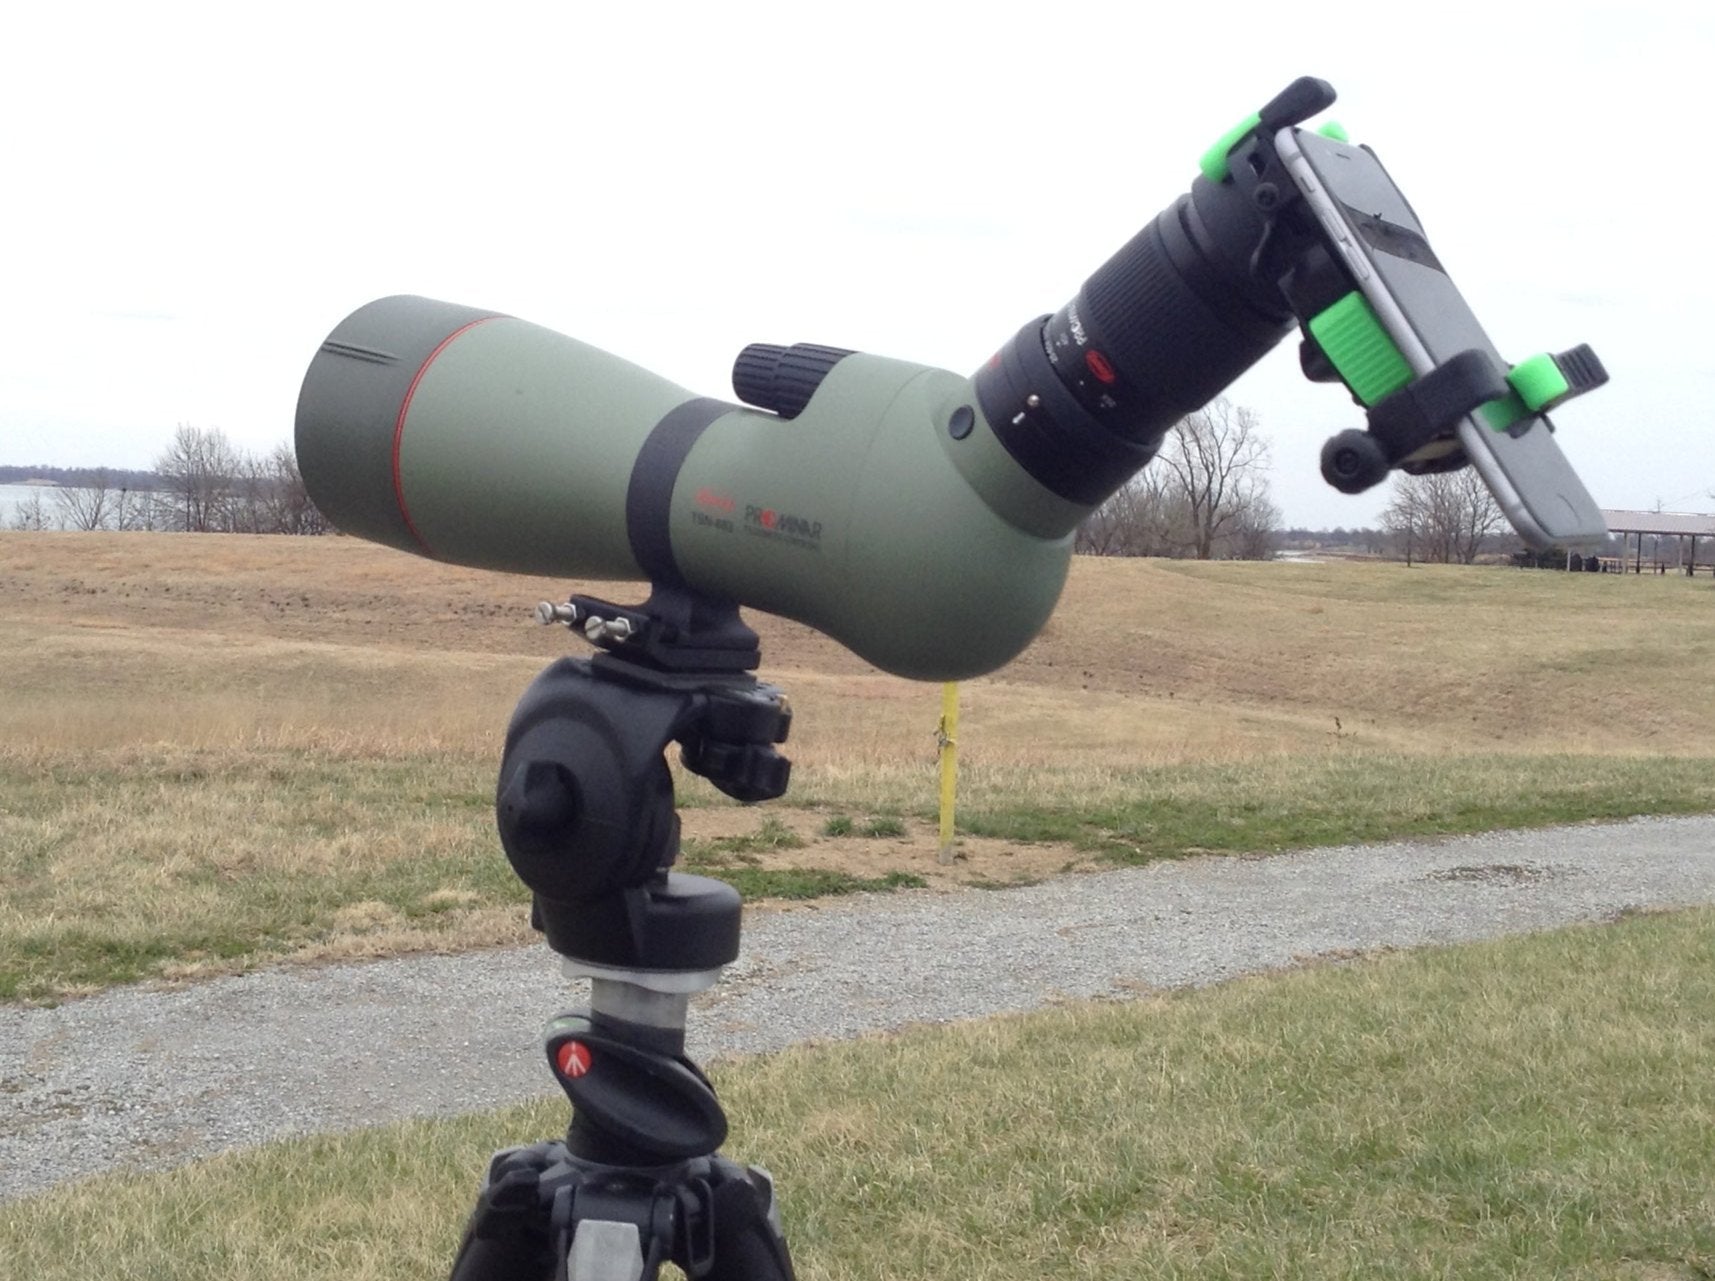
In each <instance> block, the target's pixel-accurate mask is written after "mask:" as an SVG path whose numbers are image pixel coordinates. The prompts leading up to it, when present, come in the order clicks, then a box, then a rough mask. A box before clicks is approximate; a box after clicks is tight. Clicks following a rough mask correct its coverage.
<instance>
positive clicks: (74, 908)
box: [0, 533, 1715, 999]
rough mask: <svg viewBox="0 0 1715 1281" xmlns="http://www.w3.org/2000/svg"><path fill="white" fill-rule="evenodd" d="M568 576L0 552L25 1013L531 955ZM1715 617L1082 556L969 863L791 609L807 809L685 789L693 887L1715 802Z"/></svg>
mask: <svg viewBox="0 0 1715 1281" xmlns="http://www.w3.org/2000/svg"><path fill="white" fill-rule="evenodd" d="M570 586H571V585H569V584H564V583H553V582H541V581H533V580H529V579H522V578H513V577H508V576H502V575H494V574H485V573H480V572H476V571H470V570H462V569H457V568H452V567H447V566H440V565H435V564H431V563H429V562H426V561H423V560H420V559H416V558H412V557H408V556H404V555H401V554H398V553H394V552H390V551H386V550H384V549H381V548H377V547H373V546H370V545H368V544H363V543H358V542H354V541H351V540H347V539H285V538H243V537H230V538H229V537H217V536H196V537H188V536H174V535H102V534H21V533H5V534H0V593H4V600H5V602H6V609H5V611H4V613H3V614H0V664H3V667H0V670H4V672H5V698H4V699H3V700H0V999H7V998H11V999H17V998H27V999H41V998H51V997H54V996H58V995H65V994H71V993H76V992H80V991H88V990H91V989H93V988H96V987H100V986H102V985H104V984H108V983H112V982H123V981H131V980H135V979H139V978H147V977H161V976H165V977H177V976H187V975H196V974H199V973H206V972H215V971H224V970H230V969H233V968H240V967H243V966H246V965H251V964H255V963H258V962H260V961H265V960H270V959H277V958H281V957H298V958H305V959H311V958H322V957H339V956H361V955H372V954H379V953H388V952H395V951H399V950H404V949H410V948H427V947H466V946H478V945H483V944H487V943H493V942H501V941H508V940H517V939H522V938H524V937H525V933H526V932H525V927H524V924H523V913H522V910H521V903H522V891H521V890H520V889H519V887H518V886H517V885H516V883H515V882H514V881H513V880H512V878H511V875H510V872H509V871H508V869H507V867H506V864H505V862H504V859H503V858H502V857H501V855H500V854H499V851H498V848H497V843H496V841H495V839H494V837H493V833H492V816H491V812H490V806H491V803H492V785H493V783H492V780H493V773H494V769H495V765H496V763H497V759H498V754H499V743H500V737H501V734H502V732H503V730H504V727H505V722H506V719H507V716H508V714H509V712H510V709H511V706H512V703H513V702H514V700H515V699H516V698H517V696H518V694H519V692H520V691H521V690H522V689H523V687H524V685H525V684H526V683H527V682H528V681H529V680H530V678H531V677H532V676H533V675H534V673H535V672H536V671H537V670H539V669H540V668H541V667H542V666H543V665H544V664H545V663H547V662H548V661H550V660H551V659H553V658H555V657H558V656H560V655H561V654H563V653H567V652H574V653H575V652H578V648H579V647H578V646H577V645H576V644H575V643H573V642H572V641H571V639H570V638H569V637H568V636H567V635H566V634H565V633H564V632H563V631H562V630H559V629H544V628H540V627H537V626H536V625H535V624H534V623H533V622H532V621H531V617H530V610H531V606H532V605H533V604H534V602H535V601H536V600H538V599H542V598H545V597H549V598H563V597H564V595H565V594H566V592H567V590H568V589H569V587H570ZM578 586H579V587H580V588H583V589H587V588H589V587H590V585H589V584H580V585H578ZM611 594H613V595H614V596H616V597H618V598H620V599H633V598H635V597H636V596H637V594H638V593H637V592H636V590H635V589H628V588H626V587H624V586H614V587H613V588H612V592H611ZM1712 608H1715V587H1712V585H1711V583H1710V581H1709V580H1708V579H1694V580H1686V579H1683V578H1676V577H1664V578H1655V577H1642V578H1639V577H1617V576H1606V575H1566V574H1557V573H1548V572H1520V571H1513V570H1508V569H1491V568H1471V569H1464V568H1452V567H1421V566H1420V567H1416V568H1413V569H1409V570H1408V569H1405V568H1404V567H1402V566H1398V565H1365V564H1347V563H1333V564H1327V565H1302V564H1194V563H1184V562H1163V561H1132V562H1113V561H1087V560H1080V561H1079V562H1078V563H1077V564H1076V565H1075V566H1074V570H1073V575H1072V579H1071V582H1070V585H1069V587H1068V589H1067V593H1066V596H1065V599H1064V600H1063V602H1062V605H1061V608H1060V610H1059V612H1058V613H1057V614H1056V616H1055V618H1054V620H1053V621H1052V622H1051V623H1050V625H1049V627H1048V629H1047V630H1046V632H1045V633H1044V634H1043V636H1042V637H1041V638H1040V639H1039V640H1038V641H1037V643H1036V644H1035V645H1033V646H1032V647H1031V649H1030V650H1029V651H1027V652H1026V653H1025V655H1024V656H1023V657H1021V658H1020V659H1019V660H1018V661H1017V662H1015V663H1014V664H1012V665H1011V666H1009V667H1008V668H1007V669H1005V670H1004V671H1002V672H1000V673H998V674H996V675H993V676H990V677H987V678H984V679H982V680H977V681H971V682H967V683H966V684H965V686H964V687H963V712H962V721H961V732H960V749H961V756H962V762H963V772H962V778H961V831H962V833H963V844H962V847H961V851H960V852H961V860H960V861H959V862H958V863H957V864H955V865H954V866H953V867H951V868H943V867H940V866H939V865H937V864H936V862H935V858H934V849H935V841H934V836H933V815H934V807H935V789H934V769H935V765H934V759H935V729H936V725H937V721H938V717H939V691H938V689H936V688H934V687H930V686H926V685H921V684H913V683H911V682H907V681H902V680H898V679H895V678H893V677H889V676H886V675H884V674H882V673H879V672H877V671H875V670H874V669H872V668H869V667H867V666H865V665H864V664H862V663H860V662H859V661H858V660H857V659H855V658H853V657H852V656H851V655H849V654H847V653H846V652H845V651H843V650H841V649H840V648H839V647H838V646H836V645H834V644H833V643H832V642H830V641H827V640H825V639H824V638H822V637H820V636H818V635H817V634H816V633H814V632H812V631H810V630H809V629H806V628H803V627H800V626H797V625H795V624H789V623H783V622H780V621H778V620H774V619H769V618H766V617H759V618H756V619H755V620H753V621H754V622H755V623H756V625H757V627H758V630H759V631H760V632H761V633H762V637H763V654H764V674H765V675H766V676H767V677H769V678H770V679H773V680H776V681H777V682H779V683H780V684H782V685H784V686H785V687H786V689H787V690H788V691H789V693H790V694H791V696H792V700H793V705H794V708H795V710H796V714H797V715H796V720H795V723H794V730H793V741H792V743H791V744H789V746H788V752H789V754H790V755H791V757H792V758H793V760H794V763H795V764H794V786H793V790H792V792H791V794H790V795H789V797H788V799H787V803H786V804H783V805H781V804H776V805H772V806H770V807H768V810H767V812H768V813H769V814H771V815H772V817H771V818H768V819H766V820H765V818H764V815H763V814H762V813H759V812H757V811H749V810H742V809H739V808H738V807H735V806H732V805H730V804H729V803H727V802H725V801H724V800H722V799H721V798H719V797H718V796H716V795H715V794H714V793H713V792H712V790H711V789H709V788H708V787H706V785H703V784H701V783H700V782H699V781H698V780H694V779H692V780H688V781H687V782H686V785H685V786H684V787H683V788H682V796H683V797H684V799H685V801H686V803H687V805H688V809H687V814H686V831H687V834H688V836H689V838H690V840H689V842H688V845H687V862H688V863H689V864H690V865H692V866H694V867H697V868H699V869H701V870H708V871H712V872H714V873H715V874H718V875H723V876H727V877H729V878H731V879H734V880H735V881H737V882H739V883H740V884H742V885H743V886H744V888H745V889H746V892H747V893H750V894H753V895H760V896H769V895H789V894H805V893H821V892H833V891H838V890H840V889H845V888H853V887H858V886H866V885H868V886H882V885H888V884H904V885H911V884H919V883H924V884H929V885H932V886H933V885H944V884H948V883H950V882H966V883H979V884H997V883H1000V884H1004V883H1008V882H1013V881H1018V880H1028V879H1032V878H1037V877H1041V876H1044V875H1051V874H1054V873H1056V872H1058V871H1060V870H1062V869H1064V868H1068V867H1076V866H1081V865H1087V864H1091V863H1096V862H1104V861H1116V860H1117V861H1140V860H1147V859H1151V858H1160V857H1173V856H1177V855H1182V854H1185V853H1188V852H1195V851H1202V850H1267V849H1280V848H1288V847H1292V846H1302V845H1305V844H1312V843H1318V842H1324V841H1339V840H1350V839H1378V838H1383V837H1388V836H1396V835H1412V834H1425V833H1442V832H1462V831H1472V830H1478V829H1482V828H1486V827H1493V826H1512V825H1525V824H1541V823H1550V822H1561V821H1577V820H1582V819H1593V818H1610V817H1618V816H1623V815H1628V814H1643V813H1674V812H1689V811H1707V810H1711V809H1715V771H1712V770H1711V768H1710V766H1711V763H1712V762H1715V633H1712V632H1711V629H1710V627H1709V611H1710V610H1711V609H1712ZM877 820H886V821H885V822H883V823H880V824H879V825H878V822H877ZM866 832H876V833H879V834H877V835H867V836H866V835H864V833H866Z"/></svg>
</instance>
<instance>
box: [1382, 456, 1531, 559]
mask: <svg viewBox="0 0 1715 1281" xmlns="http://www.w3.org/2000/svg"><path fill="white" fill-rule="evenodd" d="M1501 524H1502V516H1501V509H1500V506H1499V505H1498V504H1497V503H1496V502H1495V499H1494V495H1492V494H1490V493H1489V488H1488V486H1487V485H1485V484H1484V483H1483V478H1482V477H1481V476H1479V475H1477V473H1476V471H1475V470H1474V469H1472V468H1470V467H1466V468H1462V469H1461V470H1459V471H1454V472H1437V473H1435V474H1434V475H1431V476H1406V475H1403V474H1402V475H1400V476H1398V477H1396V478H1395V480H1394V490H1393V497H1392V499H1391V500H1390V501H1389V502H1388V505H1387V507H1386V509H1385V510H1383V512H1382V527H1383V528H1384V529H1385V530H1387V531H1388V532H1389V533H1390V534H1391V535H1392V537H1393V539H1394V541H1395V543H1396V545H1397V546H1399V547H1400V549H1401V551H1402V552H1403V554H1404V557H1405V562H1406V564H1408V565H1409V564H1410V563H1411V562H1412V561H1413V560H1414V559H1416V560H1422V561H1433V562H1435V563H1437V564H1443V565H1446V564H1458V565H1469V564H1470V563H1471V562H1472V561H1474V560H1476V558H1477V553H1478V552H1479V551H1481V550H1482V547H1483V540H1484V539H1485V538H1487V537H1488V536H1489V535H1490V534H1493V533H1495V532H1497V531H1498V530H1499V529H1500V528H1501Z"/></svg>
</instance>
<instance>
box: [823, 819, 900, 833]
mask: <svg viewBox="0 0 1715 1281" xmlns="http://www.w3.org/2000/svg"><path fill="white" fill-rule="evenodd" d="M822 835H823V836H863V837H877V838H879V837H900V836H904V835H905V822H904V820H903V819H900V818H897V817H895V816H893V815H891V814H887V815H883V816H881V817H879V818H866V819H864V820H863V821H862V822H859V821H858V820H857V819H854V818H852V816H851V815H849V814H835V815H834V816H833V817H832V818H830V819H829V820H828V821H827V822H826V823H824V824H822Z"/></svg>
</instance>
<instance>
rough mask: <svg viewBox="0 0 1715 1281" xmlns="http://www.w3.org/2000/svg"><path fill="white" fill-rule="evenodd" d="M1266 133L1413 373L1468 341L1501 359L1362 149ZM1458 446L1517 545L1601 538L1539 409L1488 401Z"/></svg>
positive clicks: (1298, 133)
mask: <svg viewBox="0 0 1715 1281" xmlns="http://www.w3.org/2000/svg"><path fill="white" fill-rule="evenodd" d="M1274 141H1275V150H1276V151H1277V152H1278V154H1279V155H1280V158H1281V160H1282V161H1283V162H1284V163H1285V164H1286V167H1287V170H1288V172H1290V173H1291V175H1292V180H1293V181H1294V182H1295V183H1296V184H1297V185H1298V189H1299V190H1300V191H1301V192H1302V193H1303V194H1304V198H1305V200H1306V202H1307V203H1308V204H1309V206H1310V207H1311V209H1313V210H1314V211H1315V214H1316V217H1317V219H1318V220H1319V221H1320V222H1321V223H1322V226H1323V228H1324V230H1326V231H1327V233H1328V235H1329V237H1330V239H1331V241H1332V244H1333V247H1334V248H1335V249H1336V250H1337V251H1338V252H1339V254H1340V256H1341V257H1342V259H1343V260H1344V262H1345V265H1346V267H1347V269H1348V270H1349V271H1350V273H1351V276H1352V279H1353V281H1354V283H1355V284H1356V285H1357V287H1358V289H1359V291H1361V292H1362V294H1363V295H1364V298H1365V299H1366V300H1367V301H1368V302H1369V304H1370V307H1371V309H1372V310H1373V311H1374V312H1375V315H1376V318H1377V320H1379V321H1380V322H1381V325H1382V327H1383V328H1384V329H1385V330H1386V331H1387V333H1388V336H1389V337H1390V338H1392V339H1393V341H1394V344H1395V345H1396V346H1397V347H1398V348H1399V350H1400V353H1401V354H1402V355H1403V356H1404V357H1405V360H1406V363H1407V365H1408V366H1409V367H1410V369H1411V371H1412V373H1413V375H1422V374H1426V373H1429V372H1430V371H1431V370H1433V369H1435V368H1436V367H1437V366H1438V365H1439V364H1441V363H1443V362H1445V361H1448V360H1451V359H1452V358H1453V357H1454V356H1457V355H1458V354H1459V353H1460V352H1462V351H1468V350H1470V349H1471V348H1478V349H1480V350H1482V351H1486V352H1488V353H1489V354H1490V355H1491V356H1492V357H1494V359H1495V361H1496V362H1497V364H1498V365H1499V367H1500V368H1501V369H1503V370H1504V369H1506V368H1507V367H1508V366H1507V362H1506V361H1505V360H1503V359H1502V358H1501V355H1500V353H1499V352H1497V351H1496V350H1495V345H1494V344H1493V343H1492V342H1490V341H1489V336H1488V335H1487V334H1485V333H1484V332H1483V327H1482V326H1481V325H1479V324H1478V323H1477V318H1476V316H1474V315H1473V314H1472V312H1471V308H1470V306H1469V304H1467V303H1466V302H1465V299H1464V298H1463V296H1461V295H1460V293H1459V290H1458V288H1457V287H1456V286H1455V285H1454V284H1453V281H1452V279H1451V278H1450V277H1449V276H1448V274H1447V272H1446V270H1445V269H1444V268H1443V267H1442V266H1441V263H1440V261H1439V260H1438V259H1437V258H1436V256H1435V253H1434V251H1433V250H1431V249H1430V247H1429V241H1428V239H1427V238H1426V237H1425V236H1424V234H1423V228H1422V226H1421V225H1419V223H1418V221H1417V215H1416V214H1414V213H1413V212H1412V209H1411V205H1410V204H1409V203H1408V202H1407V201H1406V199H1405V197H1404V196H1403V195H1402V194H1401V193H1400V190H1399V188H1398V187H1396V186H1395V185H1394V183H1393V180H1392V179H1391V178H1389V177H1388V175H1387V170H1385V169H1383V168H1382V165H1381V161H1379V160H1377V159H1376V158H1375V155H1374V154H1373V153H1371V152H1370V151H1368V150H1366V149H1364V148H1362V147H1356V146H1353V145H1351V144H1350V143H1345V142H1338V141H1336V140H1334V139H1332V138H1325V137H1323V136H1322V135H1320V134H1317V133H1312V132H1310V131H1309V130H1305V129H1300V128H1297V127H1291V128H1286V129H1282V130H1281V131H1280V132H1279V133H1277V134H1276V135H1275V140H1274ZM1458 443H1459V445H1460V446H1461V447H1463V449H1464V451H1465V455H1466V457H1468V458H1469V459H1470V460H1471V465H1472V466H1473V467H1475V468H1476V469H1477V473H1478V474H1479V475H1480V476H1481V477H1482V478H1483V481H1484V483H1485V484H1487V485H1488V487H1489V489H1490V491H1491V492H1492V493H1493V494H1494V496H1495V501H1496V502H1497V503H1499V504H1500V507H1501V510H1502V511H1503V512H1504V513H1505V514H1506V517H1507V519H1508V520H1510V521H1511V522H1512V524H1513V528H1515V529H1516V530H1518V532H1519V534H1520V535H1521V536H1522V537H1523V538H1524V539H1525V541H1526V542H1528V543H1531V544H1533V545H1534V546H1536V547H1539V548H1542V547H1547V546H1550V545H1553V544H1558V545H1560V546H1563V547H1585V546H1592V545H1595V544H1599V543H1601V542H1602V541H1603V540H1605V539H1606V538H1607V536H1608V528H1607V524H1606V523H1605V522H1604V520H1603V519H1602V512H1601V509H1600V508H1598V507H1597V506H1596V503H1595V501H1594V500H1593V499H1592V498H1591V497H1590V494H1589V492H1588V491H1587V490H1586V489H1585V488H1584V484H1583V482H1582V481H1580V480H1579V479H1578V474H1577V472H1575V471H1574V470H1573V469H1572V464H1571V463H1570V462H1569V461H1568V460H1567V458H1566V455H1565V454H1564V453H1562V452H1561V449H1560V445H1559V443H1558V442H1557V441H1556V440H1555V439H1554V436H1553V434H1552V428H1551V427H1550V426H1549V423H1548V418H1547V417H1546V416H1545V415H1543V414H1532V413H1530V412H1529V411H1528V410H1526V409H1525V408H1524V405H1523V403H1522V402H1520V401H1516V400H1515V401H1512V402H1510V403H1509V402H1503V401H1496V402H1493V403H1492V404H1490V405H1485V406H1483V407H1482V408H1480V409H1479V410H1478V411H1477V412H1475V413H1472V414H1470V415H1468V416H1466V417H1465V418H1463V419H1461V420H1460V422H1459V425H1458ZM1449 447H1450V442H1449V443H1448V444H1447V445H1443V446H1442V448H1443V449H1444V450H1445V449H1446V448H1449ZM1429 452H1433V447H1431V450H1430V451H1429Z"/></svg>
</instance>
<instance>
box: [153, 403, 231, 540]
mask: <svg viewBox="0 0 1715 1281" xmlns="http://www.w3.org/2000/svg"><path fill="white" fill-rule="evenodd" d="M239 464H240V459H239V457H238V453H237V451H236V450H234V449H233V447H232V443H231V442H230V441H228V440H227V438H226V433H225V432H223V431H221V430H220V428H218V427H206V428H205V427H191V426H189V425H187V424H184V423H181V424H179V427H178V430H177V431H175V432H174V433H173V443H172V444H171V445H170V446H168V447H167V451H166V453H164V454H162V455H161V456H160V458H158V459H157V460H156V462H155V470H156V471H157V472H159V473H160V475H161V478H162V480H164V481H165V482H166V489H165V491H164V498H165V500H166V510H167V511H168V512H169V513H170V515H169V516H168V518H167V527H168V528H170V529H182V530H190V531H192V532H206V531H209V530H221V529H229V528H231V523H232V517H233V512H232V494H233V486H234V482H235V478H236V476H237V474H238V471H239Z"/></svg>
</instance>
